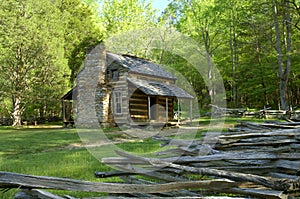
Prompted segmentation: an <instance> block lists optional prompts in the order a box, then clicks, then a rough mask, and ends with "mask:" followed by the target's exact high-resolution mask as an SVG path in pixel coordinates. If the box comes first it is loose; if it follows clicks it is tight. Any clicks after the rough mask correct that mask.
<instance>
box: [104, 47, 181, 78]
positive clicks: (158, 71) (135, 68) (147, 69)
mask: <svg viewBox="0 0 300 199" xmlns="http://www.w3.org/2000/svg"><path fill="white" fill-rule="evenodd" d="M106 55H107V56H108V57H109V58H110V59H112V60H114V61H116V62H118V63H119V64H121V65H122V66H123V67H125V68H128V70H129V71H130V72H132V73H137V74H142V75H149V76H156V77H163V78H166V79H173V80H176V79H177V78H176V77H175V76H174V75H172V74H171V73H169V72H167V71H166V70H165V69H163V68H162V67H161V66H159V65H158V64H155V63H153V62H151V61H147V60H145V59H142V58H138V57H134V56H130V55H119V54H114V53H110V52H107V54H106Z"/></svg>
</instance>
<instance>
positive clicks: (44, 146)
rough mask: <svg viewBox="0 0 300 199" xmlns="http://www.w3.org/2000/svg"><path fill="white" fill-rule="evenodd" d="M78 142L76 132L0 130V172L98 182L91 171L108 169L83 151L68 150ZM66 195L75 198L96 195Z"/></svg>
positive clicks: (4, 198) (6, 197)
mask: <svg viewBox="0 0 300 199" xmlns="http://www.w3.org/2000/svg"><path fill="white" fill-rule="evenodd" d="M80 142H81V140H80V138H79V136H78V134H77V132H76V129H63V128H20V129H16V128H12V127H0V171H9V172H17V173H24V174H32V175H43V176H56V177H67V178H73V179H80V180H89V181H99V179H96V178H94V171H109V170H111V168H110V167H108V166H106V165H103V164H101V163H100V162H99V161H98V160H97V159H96V158H94V157H93V156H92V155H91V154H90V153H89V152H88V151H87V150H86V149H85V148H72V147H69V146H70V145H72V144H74V143H75V144H77V143H80ZM116 180H117V179H111V181H116ZM106 181H109V179H106ZM16 191H17V190H10V191H7V192H1V191H0V198H1V199H11V198H13V196H14V194H15V192H16ZM55 192H57V193H59V194H68V192H59V191H55ZM69 194H70V195H72V196H76V197H89V196H94V195H95V194H89V193H77V194H74V193H69Z"/></svg>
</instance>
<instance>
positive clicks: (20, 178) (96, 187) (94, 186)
mask: <svg viewBox="0 0 300 199" xmlns="http://www.w3.org/2000/svg"><path fill="white" fill-rule="evenodd" d="M234 185H236V183H234V182H232V181H229V180H204V181H187V182H171V183H164V184H153V185H140V184H123V183H101V182H88V181H80V180H73V179H67V178H57V177H47V176H33V175H24V174H18V173H11V172H0V187H1V188H22V189H55V190H70V191H84V192H95V193H160V192H169V191H173V190H182V189H193V188H194V189H195V188H197V189H199V188H203V189H209V188H210V187H224V188H232V187H233V186H234Z"/></svg>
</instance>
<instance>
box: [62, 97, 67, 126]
mask: <svg viewBox="0 0 300 199" xmlns="http://www.w3.org/2000/svg"><path fill="white" fill-rule="evenodd" d="M62 118H63V122H65V120H66V105H65V100H62Z"/></svg>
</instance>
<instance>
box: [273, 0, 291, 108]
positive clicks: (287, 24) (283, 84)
mask: <svg viewBox="0 0 300 199" xmlns="http://www.w3.org/2000/svg"><path fill="white" fill-rule="evenodd" d="M283 7H285V8H284V18H283V19H284V23H283V25H284V30H285V31H286V32H285V34H283V36H284V41H285V45H284V47H285V48H286V49H285V51H286V65H285V66H284V62H283V52H282V42H281V31H280V27H279V20H278V3H277V1H276V0H275V1H274V26H275V31H276V50H277V53H278V66H279V79H280V86H279V89H280V91H279V93H280V108H281V109H282V110H287V109H288V94H287V93H288V88H287V85H288V79H289V75H290V67H291V60H290V53H291V34H292V33H291V32H292V28H291V18H290V13H289V12H290V5H289V2H288V1H287V0H285V1H284V2H283Z"/></svg>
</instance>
